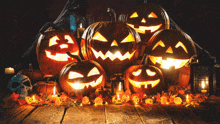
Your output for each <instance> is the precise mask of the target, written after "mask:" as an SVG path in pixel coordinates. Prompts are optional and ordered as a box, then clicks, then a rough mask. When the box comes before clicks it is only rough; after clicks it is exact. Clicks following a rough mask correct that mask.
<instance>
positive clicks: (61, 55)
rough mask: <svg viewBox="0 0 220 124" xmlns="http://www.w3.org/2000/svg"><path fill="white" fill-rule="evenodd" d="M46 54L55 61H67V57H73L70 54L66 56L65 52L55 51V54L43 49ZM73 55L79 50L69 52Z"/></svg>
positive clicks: (77, 53)
mask: <svg viewBox="0 0 220 124" xmlns="http://www.w3.org/2000/svg"><path fill="white" fill-rule="evenodd" d="M45 53H46V56H47V57H48V58H50V59H52V60H56V61H68V59H73V58H71V57H70V56H68V55H67V54H66V53H56V54H55V55H51V52H50V51H47V50H45ZM71 54H73V55H79V51H78V50H77V51H76V52H73V53H71Z"/></svg>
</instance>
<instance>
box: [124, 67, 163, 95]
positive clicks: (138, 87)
mask: <svg viewBox="0 0 220 124" xmlns="http://www.w3.org/2000/svg"><path fill="white" fill-rule="evenodd" d="M125 85H126V89H130V90H131V91H132V92H145V93H147V94H149V93H157V92H160V91H162V89H163V86H164V77H163V73H162V71H161V70H160V69H159V68H157V67H156V66H153V65H147V64H144V65H133V66H131V67H129V68H128V69H127V70H126V73H125Z"/></svg>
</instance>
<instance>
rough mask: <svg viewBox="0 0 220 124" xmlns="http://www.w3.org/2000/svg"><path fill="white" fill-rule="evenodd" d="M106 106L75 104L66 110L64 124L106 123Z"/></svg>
mask: <svg viewBox="0 0 220 124" xmlns="http://www.w3.org/2000/svg"><path fill="white" fill-rule="evenodd" d="M104 123H105V108H104V105H102V106H92V105H88V106H85V105H84V106H78V107H76V106H73V107H69V108H68V109H67V110H66V114H65V116H64V118H63V121H62V124H104Z"/></svg>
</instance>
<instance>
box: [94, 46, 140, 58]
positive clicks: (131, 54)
mask: <svg viewBox="0 0 220 124" xmlns="http://www.w3.org/2000/svg"><path fill="white" fill-rule="evenodd" d="M91 49H92V52H93V54H94V55H95V57H96V58H97V59H98V58H99V57H100V58H102V59H103V60H105V59H107V58H109V59H110V60H111V61H114V60H115V59H119V60H121V61H123V60H125V59H129V60H130V59H131V58H132V57H133V56H134V53H135V51H136V50H134V51H133V52H132V53H129V52H126V53H125V54H124V55H122V54H121V52H120V51H117V52H116V53H114V54H113V53H111V52H110V51H107V52H106V54H105V55H104V54H103V53H102V51H99V52H97V51H96V50H94V49H93V48H91Z"/></svg>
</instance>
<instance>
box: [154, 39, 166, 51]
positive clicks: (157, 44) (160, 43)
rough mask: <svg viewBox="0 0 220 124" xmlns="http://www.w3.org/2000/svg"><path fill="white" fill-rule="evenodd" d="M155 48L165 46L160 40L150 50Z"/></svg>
mask: <svg viewBox="0 0 220 124" xmlns="http://www.w3.org/2000/svg"><path fill="white" fill-rule="evenodd" d="M157 46H161V47H165V45H164V43H163V41H162V40H160V41H158V42H157V43H156V44H155V45H154V47H153V48H152V50H154V49H155V48H156V47H157Z"/></svg>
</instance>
